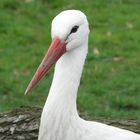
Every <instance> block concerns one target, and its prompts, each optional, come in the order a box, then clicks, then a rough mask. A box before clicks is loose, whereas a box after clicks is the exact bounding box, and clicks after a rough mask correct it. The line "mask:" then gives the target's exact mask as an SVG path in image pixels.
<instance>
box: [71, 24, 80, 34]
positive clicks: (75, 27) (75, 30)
mask: <svg viewBox="0 0 140 140" xmlns="http://www.w3.org/2000/svg"><path fill="white" fill-rule="evenodd" d="M78 28H79V26H77V25H76V26H74V27H73V28H72V29H71V32H70V34H72V33H75V32H77V30H78Z"/></svg>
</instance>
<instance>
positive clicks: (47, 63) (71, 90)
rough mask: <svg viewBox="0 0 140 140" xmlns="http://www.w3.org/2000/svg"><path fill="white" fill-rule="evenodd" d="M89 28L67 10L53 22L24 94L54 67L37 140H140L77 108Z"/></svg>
mask: <svg viewBox="0 0 140 140" xmlns="http://www.w3.org/2000/svg"><path fill="white" fill-rule="evenodd" d="M88 35H89V26H88V21H87V18H86V16H85V14H84V13H82V12H81V11H79V10H66V11H62V12H61V13H60V14H58V15H57V16H56V17H55V18H54V19H53V21H52V30H51V36H52V43H51V45H50V48H49V49H48V51H47V53H46V54H45V57H44V59H43V60H42V62H41V64H40V65H39V67H38V69H37V71H36V73H35V75H34V76H33V78H32V80H31V82H30V83H29V85H28V87H27V89H26V91H25V94H28V93H29V92H30V91H31V89H32V88H33V87H34V86H35V85H36V84H37V83H38V82H39V81H40V80H41V79H42V78H43V76H44V75H46V74H47V72H48V71H49V69H50V68H51V66H52V65H53V64H54V63H55V62H56V61H57V63H56V65H55V72H54V76H53V81H52V85H51V88H50V91H49V95H48V98H47V100H46V103H45V106H44V108H43V112H42V116H41V123H40V129H39V137H38V140H140V135H138V134H136V133H133V132H131V131H128V130H124V129H120V128H117V127H113V126H109V125H106V124H103V123H99V122H91V121H86V120H83V119H82V118H80V117H79V115H78V112H77V107H76V98H77V90H78V86H79V83H80V78H81V74H82V70H83V65H84V62H85V58H86V55H87V52H88Z"/></svg>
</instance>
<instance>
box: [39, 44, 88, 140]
mask: <svg viewBox="0 0 140 140" xmlns="http://www.w3.org/2000/svg"><path fill="white" fill-rule="evenodd" d="M86 54H87V43H85V45H83V46H80V47H77V48H76V49H74V50H72V51H69V52H67V53H65V54H64V55H63V56H62V57H61V58H60V59H59V61H58V62H57V64H56V67H55V72H54V77H53V82H52V85H51V89H50V92H49V95H48V98H47V101H46V103H45V106H44V109H43V112H42V116H41V125H40V131H39V140H46V138H48V140H50V139H49V137H53V136H54V134H55V133H57V134H58V135H57V136H58V137H59V134H60V135H61V134H63V133H64V129H66V128H67V127H69V126H70V122H69V121H70V120H73V121H74V120H77V119H78V118H79V116H78V113H77V108H76V97H77V90H78V86H79V83H80V78H81V74H82V69H83V65H84V61H85V58H86ZM71 118H73V119H71ZM63 121H65V122H63ZM76 122H77V121H76ZM71 123H75V122H71ZM60 125H61V126H60ZM62 125H64V126H62ZM60 128H62V130H61V129H60ZM50 129H51V130H52V131H51V133H50ZM58 131H59V132H58ZM65 132H66V131H65ZM66 133H67V132H66ZM62 137H64V136H63V135H62ZM54 139H56V138H54ZM59 139H62V138H60V137H59Z"/></svg>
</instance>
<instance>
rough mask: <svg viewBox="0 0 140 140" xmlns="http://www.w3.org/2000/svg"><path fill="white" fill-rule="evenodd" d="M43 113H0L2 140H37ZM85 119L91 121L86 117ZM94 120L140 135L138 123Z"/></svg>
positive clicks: (26, 110)
mask: <svg viewBox="0 0 140 140" xmlns="http://www.w3.org/2000/svg"><path fill="white" fill-rule="evenodd" d="M41 112H42V108H38V107H21V108H19V109H15V110H13V111H10V112H6V113H0V140H37V137H38V128H39V122H40V116H41ZM84 118H86V119H89V118H88V117H86V116H84ZM90 120H91V118H90ZM92 120H95V121H99V122H103V123H106V124H109V125H114V126H117V127H120V128H124V129H128V130H131V131H134V132H136V133H139V134H140V122H138V121H134V120H112V119H105V118H92Z"/></svg>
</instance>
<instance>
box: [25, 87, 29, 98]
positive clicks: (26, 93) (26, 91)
mask: <svg viewBox="0 0 140 140" xmlns="http://www.w3.org/2000/svg"><path fill="white" fill-rule="evenodd" d="M28 93H29V90H28V88H27V89H26V90H25V93H24V95H25V96H26V95H28Z"/></svg>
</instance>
